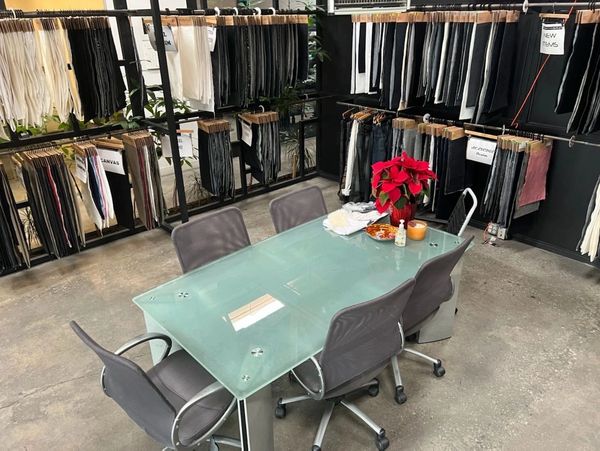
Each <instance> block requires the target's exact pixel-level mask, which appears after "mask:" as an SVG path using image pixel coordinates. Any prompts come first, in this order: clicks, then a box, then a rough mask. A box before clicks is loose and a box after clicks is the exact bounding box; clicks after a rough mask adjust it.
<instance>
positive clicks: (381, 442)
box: [375, 429, 390, 451]
mask: <svg viewBox="0 0 600 451" xmlns="http://www.w3.org/2000/svg"><path fill="white" fill-rule="evenodd" d="M375 446H376V447H377V450H378V451H384V450H386V449H388V447H389V446H390V441H389V440H388V439H387V437H386V436H385V431H384V430H383V429H382V430H381V432H380V433H379V434H378V435H377V439H376V440H375Z"/></svg>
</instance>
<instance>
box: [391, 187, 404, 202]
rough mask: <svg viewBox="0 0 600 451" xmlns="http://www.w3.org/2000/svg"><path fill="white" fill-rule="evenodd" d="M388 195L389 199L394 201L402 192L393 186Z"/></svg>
mask: <svg viewBox="0 0 600 451" xmlns="http://www.w3.org/2000/svg"><path fill="white" fill-rule="evenodd" d="M388 195H389V197H390V201H391V202H393V203H395V202H396V201H397V200H398V199H400V197H402V193H401V192H400V189H399V188H394V189H393V190H392V191H390V192H389V193H388Z"/></svg>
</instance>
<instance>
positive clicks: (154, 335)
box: [100, 332, 173, 392]
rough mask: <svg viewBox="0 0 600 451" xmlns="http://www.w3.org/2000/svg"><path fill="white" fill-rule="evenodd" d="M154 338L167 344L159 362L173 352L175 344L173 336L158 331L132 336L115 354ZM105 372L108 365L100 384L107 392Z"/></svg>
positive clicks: (104, 369)
mask: <svg viewBox="0 0 600 451" xmlns="http://www.w3.org/2000/svg"><path fill="white" fill-rule="evenodd" d="M152 340H162V341H164V342H165V344H166V345H167V346H166V348H165V351H164V352H163V354H162V355H161V356H160V360H159V362H162V361H163V360H164V359H165V357H166V356H168V355H169V353H170V352H171V346H172V345H173V341H172V340H171V337H169V336H167V335H164V334H159V333H157V332H148V333H146V334H142V335H138V336H137V337H135V338H132V339H131V340H129V341H128V342H127V343H125V344H124V345H123V346H121V347H120V348H119V349H117V350H116V351H115V352H114V354H116V355H122V354H124V353H126V352H127V351H129V350H130V349H133V348H135V347H136V346H138V345H141V344H142V343H146V342H148V341H152ZM105 372H106V367H105V366H103V367H102V371H101V373H100V385H101V386H102V390H104V392H106V386H105V385H104V373H105Z"/></svg>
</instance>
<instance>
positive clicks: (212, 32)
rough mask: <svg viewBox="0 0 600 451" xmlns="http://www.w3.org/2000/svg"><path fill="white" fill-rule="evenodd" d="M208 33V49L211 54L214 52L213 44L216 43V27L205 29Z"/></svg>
mask: <svg viewBox="0 0 600 451" xmlns="http://www.w3.org/2000/svg"><path fill="white" fill-rule="evenodd" d="M206 28H207V33H208V47H209V48H210V51H211V52H214V50H215V44H216V43H217V27H206Z"/></svg>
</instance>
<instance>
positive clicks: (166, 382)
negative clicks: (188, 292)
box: [70, 321, 241, 451]
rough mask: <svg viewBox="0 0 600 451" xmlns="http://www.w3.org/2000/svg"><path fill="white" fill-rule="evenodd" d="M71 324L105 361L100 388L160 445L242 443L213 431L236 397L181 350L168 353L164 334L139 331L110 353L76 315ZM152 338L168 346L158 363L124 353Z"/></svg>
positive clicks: (215, 446) (191, 446)
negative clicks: (145, 365) (144, 365)
mask: <svg viewBox="0 0 600 451" xmlns="http://www.w3.org/2000/svg"><path fill="white" fill-rule="evenodd" d="M70 325H71V327H72V328H73V330H74V331H75V333H76V334H77V335H78V336H79V338H81V340H82V341H83V342H84V343H85V344H86V345H87V346H88V347H90V348H91V349H92V350H93V351H94V352H95V353H96V354H97V355H98V357H100V360H102V362H103V363H104V367H103V368H102V373H101V376H100V382H101V384H102V389H103V390H104V393H106V395H108V396H109V397H110V398H112V399H113V400H114V401H115V402H116V403H117V404H119V406H121V408H122V409H123V410H124V411H125V412H126V413H127V415H129V417H130V418H131V419H132V420H133V421H134V422H135V423H136V424H137V425H138V426H139V427H141V428H142V429H143V430H144V431H145V432H146V433H147V434H148V435H149V436H150V437H152V438H153V439H154V440H156V441H157V442H159V443H160V444H161V445H162V446H165V447H166V448H171V449H175V450H184V449H194V448H195V447H197V446H198V445H199V444H200V443H202V442H205V441H209V442H210V444H211V451H218V449H219V446H218V443H221V444H226V445H230V446H235V447H237V448H241V445H240V441H239V440H236V439H232V438H228V437H221V436H216V435H213V433H214V432H215V431H216V430H217V429H218V428H219V427H220V426H221V425H222V424H223V423H224V422H225V420H226V419H227V417H229V415H230V414H231V412H232V411H233V410H234V408H235V406H236V400H235V398H234V397H233V395H232V394H231V393H229V392H228V391H227V390H225V389H224V387H223V386H222V385H221V384H220V383H219V382H217V381H216V380H215V379H214V378H213V377H212V376H211V375H210V374H209V373H208V372H207V371H206V370H205V369H204V368H203V367H202V366H201V365H199V364H198V363H197V362H196V361H195V360H194V359H193V358H192V357H191V356H190V355H189V354H187V353H186V352H185V351H177V352H174V353H173V354H171V355H169V352H170V350H171V339H170V338H169V337H168V336H166V335H162V334H158V333H148V334H145V335H141V336H139V337H136V338H134V339H133V340H131V341H130V342H128V343H126V344H125V345H123V346H122V347H121V348H119V349H118V350H117V351H116V352H115V353H112V352H110V351H107V350H106V349H104V348H103V347H102V346H100V345H99V344H98V343H96V342H95V341H94V340H93V339H92V338H91V337H90V336H89V335H88V334H87V333H85V331H84V330H83V329H82V328H81V327H79V325H78V324H77V323H76V322H75V321H71V322H70ZM151 340H162V341H164V342H165V344H166V349H165V352H164V354H163V356H162V358H161V361H160V363H158V364H157V365H155V366H154V367H153V368H151V369H150V370H149V371H148V372H144V371H143V370H142V369H141V368H140V367H139V366H138V365H136V364H135V363H134V362H132V361H131V360H128V359H126V358H125V357H123V356H122V354H123V353H125V352H126V351H128V350H130V349H132V348H134V347H135V346H138V345H139V344H142V343H145V342H148V341H151Z"/></svg>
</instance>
